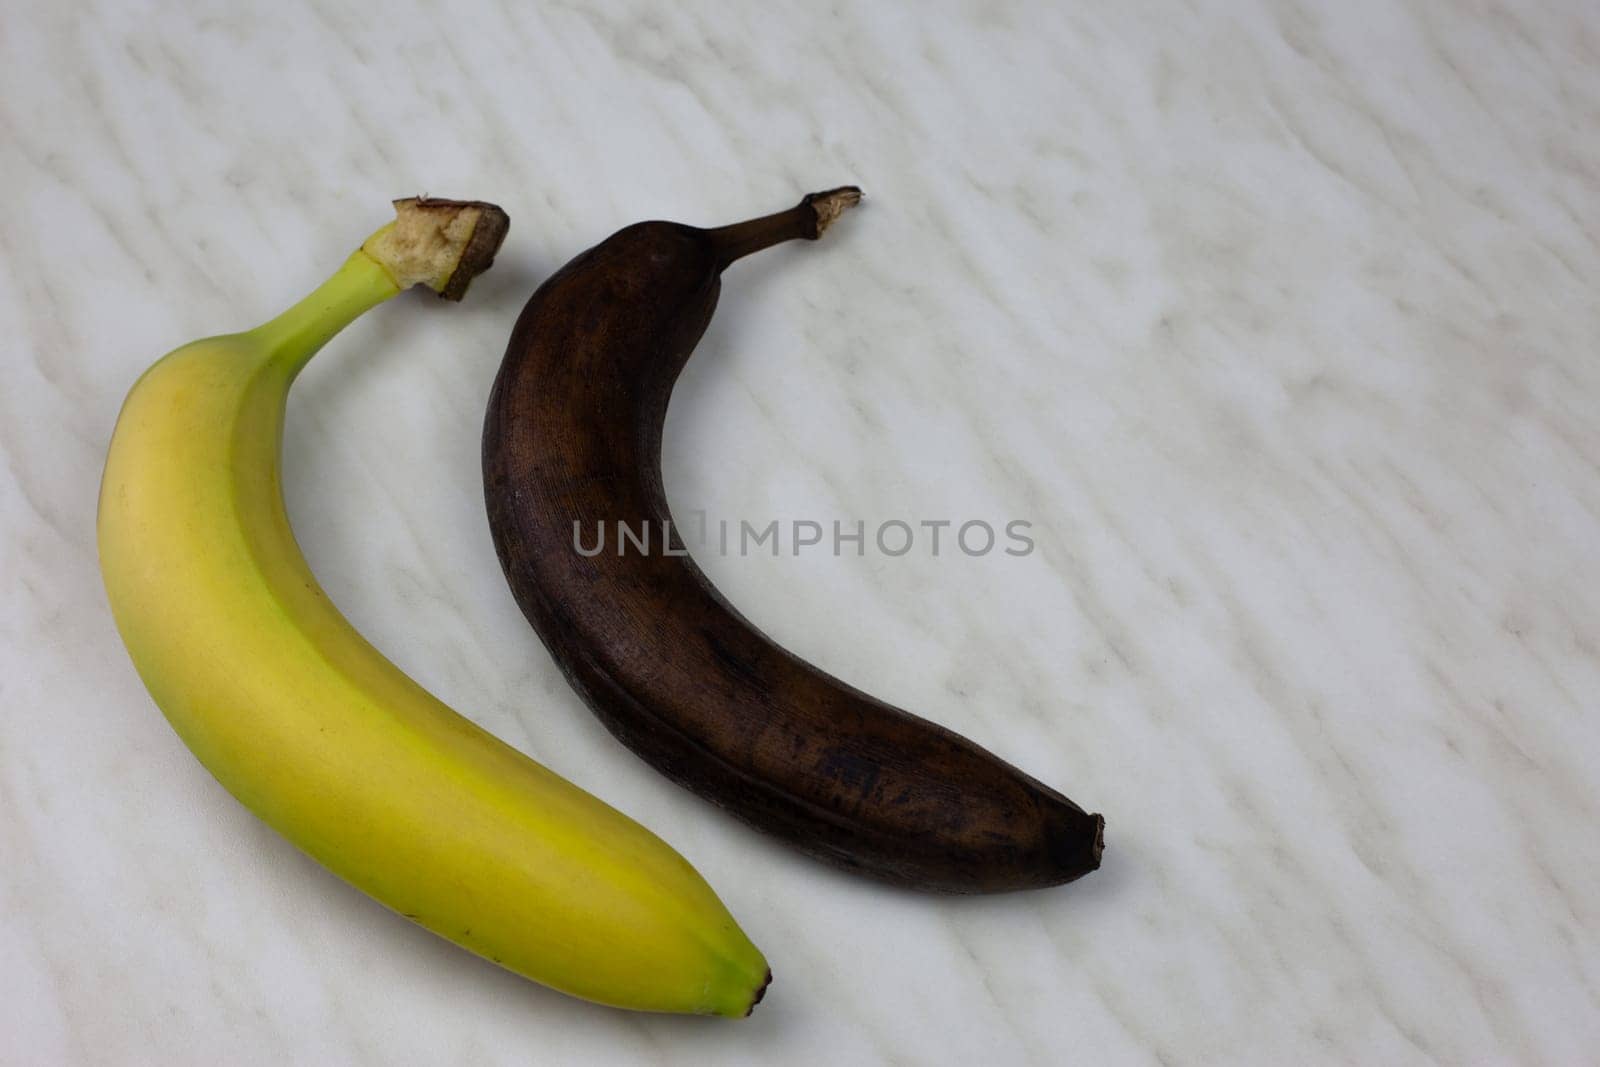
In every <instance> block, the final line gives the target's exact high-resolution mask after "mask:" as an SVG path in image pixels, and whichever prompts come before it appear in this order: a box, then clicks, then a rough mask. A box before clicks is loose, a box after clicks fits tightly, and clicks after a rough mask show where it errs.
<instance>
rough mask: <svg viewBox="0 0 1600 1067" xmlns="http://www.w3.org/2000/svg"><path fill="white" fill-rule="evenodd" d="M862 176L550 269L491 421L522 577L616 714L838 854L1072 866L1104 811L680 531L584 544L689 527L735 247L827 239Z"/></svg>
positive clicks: (574, 665)
mask: <svg viewBox="0 0 1600 1067" xmlns="http://www.w3.org/2000/svg"><path fill="white" fill-rule="evenodd" d="M860 196H861V194H860V192H859V190H857V189H855V188H853V187H846V188H841V189H833V190H830V191H828V192H824V193H814V194H812V195H810V196H807V197H806V198H805V199H804V200H802V201H801V202H800V203H799V204H798V205H797V206H795V207H794V208H791V209H790V210H788V211H782V212H778V213H777V214H773V215H768V216H765V217H763V218H758V219H752V220H749V221H747V222H742V223H737V224H735V225H731V226H723V227H720V228H715V229H700V228H697V227H694V226H686V225H680V224H677V223H672V222H642V223H639V224H637V225H633V226H629V227H627V228H626V229H623V230H621V231H619V232H618V233H616V234H614V235H613V236H611V237H609V238H607V239H606V240H605V241H602V242H601V243H600V244H598V245H596V246H595V247H593V248H591V249H589V250H588V251H587V252H584V253H582V254H581V255H579V256H578V257H577V258H576V259H574V260H572V262H570V263H568V264H567V265H566V266H565V267H563V268H562V269H561V270H560V271H559V272H558V273H556V274H555V275H554V276H553V277H551V278H550V279H549V280H548V281H546V282H545V283H544V284H543V285H542V286H540V287H539V289H538V291H537V292H535V293H534V294H533V297H532V298H531V299H530V300H529V301H528V304H527V306H526V307H525V308H524V309H523V312H522V314H521V316H520V317H519V318H518V320H517V324H516V327H515V329H514V330H513V332H512V335H511V340H510V343H509V345H508V347H507V350H506V355H505V360H504V362H503V364H502V365H501V367H500V372H499V375H498V377H497V379H496V381H495V384H494V389H493V392H492V394H491V396H490V399H489V405H488V413H487V417H486V419H485V423H484V432H483V473H484V492H485V496H486V499H487V504H488V511H489V523H490V528H491V530H492V532H493V536H494V542H495V548H496V551H497V552H498V553H499V557H500V562H501V565H502V567H503V568H504V570H505V574H506V578H507V580H508V582H509V583H510V586H511V589H512V592H513V593H514V594H515V596H516V599H517V601H518V603H519V604H520V605H521V607H522V610H523V612H524V613H525V614H526V615H527V617H528V620H529V621H530V622H531V623H532V624H533V627H534V629H535V630H536V631H537V632H538V634H539V636H540V638H541V639H542V640H543V642H544V644H545V646H546V648H548V649H549V651H550V653H551V655H553V656H554V657H555V659H556V662H557V663H558V664H559V665H560V667H561V669H562V671H563V672H564V673H565V674H566V676H567V678H568V679H569V680H570V681H571V683H572V685H573V686H574V688H576V690H577V691H578V693H579V694H581V695H582V697H583V698H584V700H585V701H586V702H587V703H588V705H589V706H590V707H591V708H592V709H593V710H594V712H595V714H596V715H598V716H599V717H600V719H601V721H602V722H604V723H605V725H606V726H607V727H608V728H609V729H610V730H611V732H612V733H613V734H615V735H616V736H617V737H618V738H620V739H621V740H622V741H623V742H624V743H625V744H626V745H628V747H630V748H632V749H633V750H634V752H636V753H638V754H639V755H640V756H641V757H643V758H644V759H645V760H646V761H648V762H649V763H650V764H651V765H653V766H654V767H656V768H657V769H658V770H660V771H661V772H662V773H664V774H666V775H667V776H668V777H670V778H672V779H673V780H675V781H677V782H679V783H680V784H682V785H684V786H686V787H688V788H689V789H691V790H693V791H694V792H696V793H698V794H700V795H701V796H703V797H705V798H706V799H708V800H710V801H712V802H713V803H715V804H718V805H720V806H721V807H723V808H725V809H726V810H728V811H729V812H731V813H733V814H734V815H736V816H738V817H739V818H741V819H743V820H745V821H746V822H748V823H750V824H751V825H753V826H755V827H757V828H759V829H761V830H765V831H767V832H769V833H772V834H775V835H777V836H778V837H781V838H783V839H785V840H787V841H789V842H791V843H792V844H794V845H795V846H797V847H799V848H800V849H802V850H804V851H805V852H808V853H810V854H811V855H813V856H816V857H818V858H820V859H823V860H826V861H828V862H831V863H833V864H836V865H838V866H840V867H844V868H848V869H850V870H854V871H859V872H862V873H865V874H868V875H872V876H874V877H877V878H880V879H884V880H887V881H890V882H894V883H898V884H901V885H907V886H913V887H917V888H922V889H930V890H941V891H946V892H954V893H983V892H997V891H1002V890H1013V889H1027V888H1035V887H1040V886H1048V885H1056V884H1059V883H1062V882H1068V881H1071V880H1073V879H1075V878H1077V877H1079V876H1081V875H1083V874H1086V873H1088V872H1089V871H1092V870H1094V869H1095V868H1096V867H1098V866H1099V864H1100V852H1101V847H1102V845H1101V842H1102V833H1103V828H1104V820H1103V819H1102V818H1101V817H1100V816H1099V815H1091V814H1088V813H1086V812H1085V811H1084V810H1083V809H1082V808H1080V807H1078V806H1077V805H1076V804H1074V803H1073V802H1072V801H1070V800H1068V799H1067V798H1066V797H1064V796H1062V795H1061V794H1060V793H1058V792H1056V791H1055V790H1053V789H1051V788H1049V787H1048V786H1045V785H1043V784H1042V783H1040V782H1038V781H1036V780H1034V779H1033V778H1031V777H1029V776H1028V775H1026V774H1024V773H1022V772H1021V771H1019V770H1017V769H1016V768H1014V767H1012V766H1010V765H1009V764H1007V763H1005V762H1003V761H1002V760H1000V759H999V758H998V757H996V756H994V755H992V754H990V753H989V752H987V751H986V750H984V749H982V748H980V747H979V746H977V745H975V744H973V743H972V742H971V741H968V740H966V739H965V738H963V737H961V736H959V735H957V734H955V733H953V732H951V731H950V730H947V729H944V728H943V727H940V726H938V725H935V724H933V723H931V722H928V721H927V720H925V719H921V718H918V717H916V716H914V715H912V714H910V713H908V712H905V711H902V710H900V709H898V708H895V707H891V706H890V705H888V704H886V703H884V702H883V701H880V700H877V699H874V698H873V697H871V696H868V695H867V694H866V693H863V692H860V691H859V690H856V689H854V688H852V687H851V686H849V685H846V684H845V683H843V682H841V681H839V680H838V679H836V678H833V677H831V676H829V675H828V674H825V673H824V672H822V671H821V670H818V669H817V668H816V667H813V666H811V665H810V664H808V663H806V662H804V661H803V660H801V659H799V658H798V657H796V656H794V655H792V654H791V653H789V652H787V651H785V650H784V649H783V648H780V647H779V646H778V645H777V644H775V643H774V642H773V641H772V640H770V639H769V638H768V637H767V636H766V635H764V634H763V633H761V632H760V631H759V630H758V629H756V628H755V627H754V626H752V625H751V624H750V623H749V622H748V621H746V620H745V619H744V618H743V617H742V616H741V615H740V614H739V612H738V611H737V610H736V609H735V608H734V607H733V606H731V605H730V604H729V603H728V602H727V601H726V600H725V599H724V598H723V597H722V596H721V595H720V594H719V593H718V592H717V590H716V589H715V588H714V587H713V586H712V585H711V583H710V581H709V580H707V578H706V577H705V575H704V574H703V573H702V572H701V571H700V569H699V568H698V567H696V566H695V564H694V562H693V560H692V559H691V558H689V557H688V556H687V555H685V554H680V553H681V552H682V550H683V546H682V543H681V541H679V540H678V539H677V538H676V535H675V534H674V535H671V536H672V542H671V544H672V547H673V552H671V553H668V552H662V551H656V552H638V551H631V552H626V553H619V552H602V553H600V554H598V555H595V556H592V557H588V556H585V555H584V554H581V553H580V552H578V551H577V548H576V544H575V539H574V530H575V529H581V530H591V531H592V530H595V529H597V528H617V524H619V523H620V524H623V525H624V526H626V527H627V528H629V529H632V530H643V529H651V530H656V531H660V530H663V529H670V528H671V525H670V513H669V510H668V506H667V500H666V495H665V493H664V491H663V489H662V479H661V431H662V424H663V420H664V419H665V416H666V411H667V404H668V401H669V399H670V397H671V395H672V386H673V382H674V381H675V380H676V379H677V376H678V373H679V371H680V370H682V368H683V366H684V364H685V362H686V361H687V360H688V358H689V356H690V354H691V353H692V352H693V351H694V347H695V345H696V343H697V342H698V341H699V340H700V337H701V335H702V334H703V333H704V332H705V329H706V325H707V324H708V323H709V322H710V320H711V314H712V312H713V310H714V309H715V308H716V305H717V297H718V294H719V292H720V289H721V281H720V279H721V274H722V272H723V270H725V269H726V268H727V267H728V266H729V265H730V264H732V263H733V262H734V261H736V260H738V259H741V258H742V257H744V256H748V255H750V254H752V253H755V252H759V251H761V250H762V249H765V248H768V247H771V246H772V245H775V244H778V243H780V242H783V241H789V240H794V239H800V238H805V239H811V240H815V239H816V238H818V237H820V236H821V235H822V233H823V232H824V231H825V230H826V229H827V228H828V227H829V225H830V224H832V223H833V222H834V221H835V220H836V219H837V218H838V216H839V215H840V214H841V213H842V212H843V211H844V210H845V209H846V208H848V207H850V206H852V205H854V204H856V203H857V202H858V201H859V200H860Z"/></svg>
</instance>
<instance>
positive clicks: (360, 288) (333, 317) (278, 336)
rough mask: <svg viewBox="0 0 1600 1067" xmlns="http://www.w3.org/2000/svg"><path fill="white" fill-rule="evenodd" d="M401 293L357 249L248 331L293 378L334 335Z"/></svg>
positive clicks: (380, 267) (376, 264) (386, 274)
mask: <svg viewBox="0 0 1600 1067" xmlns="http://www.w3.org/2000/svg"><path fill="white" fill-rule="evenodd" d="M399 292H400V286H399V285H398V284H396V282H395V280H394V277H393V275H391V274H390V273H389V271H388V270H387V269H385V268H384V266H383V265H382V264H380V263H379V262H378V261H377V260H375V259H373V258H372V257H371V256H369V255H368V254H367V253H366V252H364V251H360V250H358V251H356V252H355V253H353V254H352V255H351V256H350V258H349V259H347V260H345V261H344V266H342V267H340V268H339V269H338V270H337V271H336V272H335V273H334V275H333V277H331V278H329V279H328V280H327V281H325V282H323V283H322V284H321V285H319V286H317V288H316V289H314V290H313V291H312V292H311V293H310V295H308V296H307V297H306V298H305V299H304V300H301V301H300V302H299V303H297V304H295V305H294V306H293V307H291V308H290V309H289V310H288V311H285V312H284V313H283V314H282V315H279V316H278V317H276V318H274V319H272V320H270V321H268V322H265V323H262V324H261V325H260V326H257V327H256V328H255V329H254V330H251V331H250V335H251V336H252V338H253V339H254V341H255V342H256V343H257V344H259V345H260V350H261V351H264V352H270V353H271V357H270V358H271V360H272V362H273V363H275V364H277V365H278V366H279V367H281V368H282V369H283V370H284V371H286V372H287V373H288V375H289V378H290V380H291V381H292V380H293V379H294V377H295V376H296V375H298V374H299V373H300V371H301V369H302V368H304V367H305V365H306V363H308V362H309V361H310V359H311V357H312V356H314V355H316V354H317V350H318V349H320V348H321V347H322V346H323V345H325V344H327V343H328V341H329V340H330V339H331V338H332V337H333V336H334V335H335V334H337V333H338V332H339V331H340V330H342V329H344V328H345V327H346V326H348V325H350V323H352V322H354V321H355V320H356V319H357V318H358V317H359V316H360V315H361V314H362V313H363V312H365V311H369V310H371V309H372V308H373V307H376V306H377V305H378V304H381V303H383V302H384V301H385V300H388V299H389V298H390V297H392V296H395V295H397V294H398V293H399Z"/></svg>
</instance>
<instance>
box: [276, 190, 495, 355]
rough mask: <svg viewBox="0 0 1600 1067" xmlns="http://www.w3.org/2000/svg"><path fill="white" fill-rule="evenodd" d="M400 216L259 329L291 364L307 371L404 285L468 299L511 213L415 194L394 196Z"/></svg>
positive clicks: (448, 297)
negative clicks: (322, 351)
mask: <svg viewBox="0 0 1600 1067" xmlns="http://www.w3.org/2000/svg"><path fill="white" fill-rule="evenodd" d="M394 210H395V220H394V221H393V222H391V223H389V224H388V225H386V226H384V227H382V228H381V229H379V230H378V231H377V232H376V233H374V234H373V235H372V236H371V237H368V238H367V239H366V241H365V242H364V243H363V244H362V246H361V248H360V249H359V250H358V251H356V252H355V254H353V255H352V256H351V257H350V258H349V259H347V260H345V262H344V266H342V267H340V268H339V269H338V271H336V272H335V273H334V275H333V277H331V278H329V279H328V280H327V281H325V282H323V283H322V284H321V285H319V286H318V287H317V288H316V290H315V291H313V292H312V293H311V295H310V296H307V297H306V298H305V299H304V300H302V301H300V302H299V303H298V304H296V305H295V306H294V307H292V308H290V309H289V310H288V311H285V312H284V313H283V314H282V315H279V316H278V317H277V318H275V319H273V320H272V321H270V322H267V323H264V324H263V325H261V326H258V327H256V329H254V330H252V331H251V333H252V334H253V335H254V336H255V337H256V339H257V340H259V341H260V342H262V343H263V346H264V347H265V348H266V349H267V350H269V351H271V352H272V353H273V356H272V358H273V359H274V360H275V361H277V362H278V363H280V364H281V365H282V366H283V367H284V369H285V370H287V371H288V373H289V376H290V378H291V379H292V378H293V377H294V376H295V375H297V374H299V373H300V371H301V369H302V368H303V367H304V366H305V365H306V362H307V361H308V360H310V359H311V357H312V356H314V355H316V353H317V350H318V349H319V348H321V347H322V346H323V345H325V344H327V343H328V341H329V339H331V338H332V337H333V335H334V334H336V333H338V332H339V331H340V330H342V329H344V328H345V327H346V326H348V325H350V323H352V322H354V321H355V319H356V318H357V317H358V316H360V315H361V314H362V313H363V312H365V311H368V310H370V309H371V308H372V307H374V306H376V305H378V304H381V303H383V302H384V301H385V300H387V299H389V298H390V297H392V296H395V295H396V294H398V293H399V292H400V291H401V290H403V289H409V288H411V287H412V286H413V285H426V286H428V288H430V289H432V290H433V291H434V292H436V293H438V294H439V295H440V296H442V297H444V298H445V299H446V300H460V299H461V297H462V296H463V295H465V293H466V291H467V286H468V285H469V284H470V283H471V281H472V279H473V278H475V277H477V276H478V275H479V274H482V273H483V272H484V271H486V270H488V269H489V267H490V265H491V264H493V263H494V255H495V253H496V252H497V251H499V249H500V242H502V241H504V240H505V236H506V229H507V227H508V225H509V220H508V219H507V218H506V213H505V212H504V211H501V210H500V209H499V208H498V207H496V206H495V205H493V204H486V203H484V202H483V201H481V200H439V199H434V198H430V197H411V198H410V199H407V200H396V201H395V202H394Z"/></svg>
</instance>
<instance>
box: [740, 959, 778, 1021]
mask: <svg viewBox="0 0 1600 1067" xmlns="http://www.w3.org/2000/svg"><path fill="white" fill-rule="evenodd" d="M771 984H772V968H771V967H768V968H767V976H766V977H765V978H763V979H761V985H760V986H758V987H757V988H756V995H755V998H754V999H752V1000H751V1001H750V1006H749V1007H748V1008H746V1009H745V1010H744V1017H745V1018H746V1019H748V1018H750V1014H751V1013H752V1012H754V1011H755V1010H756V1005H757V1004H760V1003H761V998H762V997H764V996H766V995H767V987H768V986H769V985H771Z"/></svg>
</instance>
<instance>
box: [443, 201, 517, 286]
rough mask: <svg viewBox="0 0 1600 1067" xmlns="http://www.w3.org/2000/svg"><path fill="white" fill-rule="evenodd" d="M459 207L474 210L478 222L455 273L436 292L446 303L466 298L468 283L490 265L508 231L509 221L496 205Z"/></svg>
mask: <svg viewBox="0 0 1600 1067" xmlns="http://www.w3.org/2000/svg"><path fill="white" fill-rule="evenodd" d="M463 206H466V207H474V208H477V209H478V220H477V222H476V224H474V226H473V227H472V236H471V237H469V238H468V239H467V246H466V247H465V248H464V249H462V250H461V259H460V261H459V262H457V263H456V269H455V270H453V271H451V272H450V280H449V281H447V282H446V283H445V285H444V288H443V289H440V290H439V295H440V296H441V297H443V298H444V299H446V300H460V299H461V298H462V297H463V296H466V295H467V286H469V285H471V284H472V279H474V278H476V277H477V276H478V275H480V274H482V273H483V272H484V271H486V270H488V269H489V268H490V267H491V266H493V265H494V257H495V253H496V252H498V251H500V245H501V244H502V243H503V242H504V241H505V239H506V232H507V231H508V230H509V229H510V228H511V217H510V216H509V215H507V214H506V213H505V211H504V210H502V209H501V208H500V206H499V205H497V204H486V203H484V202H483V201H481V200H472V201H468V202H467V204H465V205H463Z"/></svg>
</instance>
